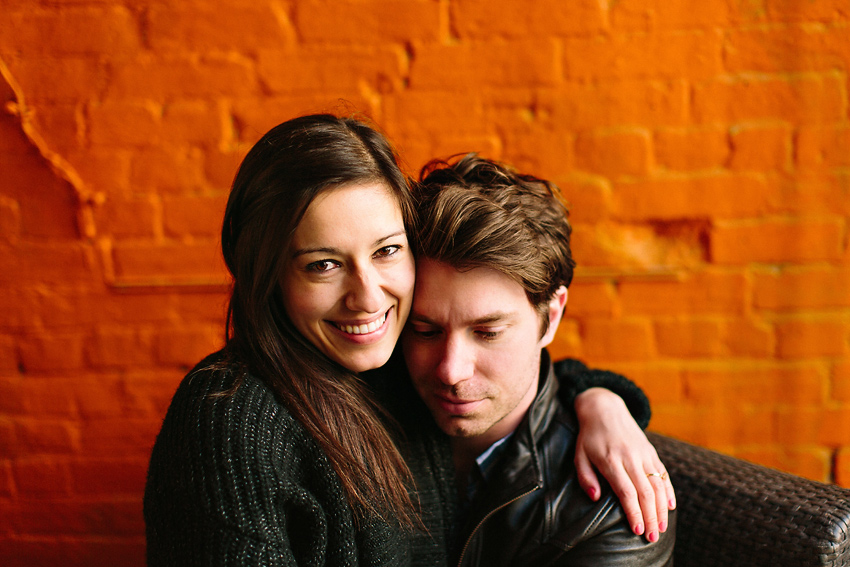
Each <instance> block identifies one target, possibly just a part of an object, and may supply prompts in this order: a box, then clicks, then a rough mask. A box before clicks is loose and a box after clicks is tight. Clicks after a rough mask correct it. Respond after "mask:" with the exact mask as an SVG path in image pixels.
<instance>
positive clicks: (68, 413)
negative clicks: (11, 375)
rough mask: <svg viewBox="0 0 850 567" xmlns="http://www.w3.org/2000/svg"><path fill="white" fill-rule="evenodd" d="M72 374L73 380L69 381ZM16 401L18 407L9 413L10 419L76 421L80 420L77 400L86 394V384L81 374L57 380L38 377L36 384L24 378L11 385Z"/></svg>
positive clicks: (63, 376)
mask: <svg viewBox="0 0 850 567" xmlns="http://www.w3.org/2000/svg"><path fill="white" fill-rule="evenodd" d="M68 374H71V375H73V376H74V378H72V379H69V378H67V375H68ZM10 386H14V387H15V390H14V393H15V395H14V397H13V398H12V399H13V400H16V401H17V402H18V403H19V405H18V407H17V408H14V410H10V412H9V414H10V415H21V416H27V417H30V418H34V419H39V420H49V421H56V420H73V419H77V418H78V417H79V411H78V407H77V399H78V398H79V397H80V392H83V391H85V388H86V384H85V381H84V380H82V379H80V377H79V374H78V371H73V372H71V371H69V372H66V373H63V374H59V375H58V376H56V377H52V376H51V377H50V378H46V377H43V376H39V377H38V379H37V380H33V379H30V377H28V376H27V377H24V378H23V379H22V380H19V381H18V382H17V383H16V382H14V381H13V382H11V384H10Z"/></svg>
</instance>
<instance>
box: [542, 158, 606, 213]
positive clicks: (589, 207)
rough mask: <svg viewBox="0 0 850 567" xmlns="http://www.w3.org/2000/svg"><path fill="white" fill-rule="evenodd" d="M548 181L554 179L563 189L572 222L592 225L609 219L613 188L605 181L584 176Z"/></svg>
mask: <svg viewBox="0 0 850 567" xmlns="http://www.w3.org/2000/svg"><path fill="white" fill-rule="evenodd" d="M530 171H534V170H530ZM544 177H545V176H544ZM548 179H552V180H553V181H554V182H555V183H556V184H557V185H558V187H559V188H560V189H561V195H562V196H563V198H564V201H565V202H566V204H567V207H568V208H569V210H570V221H571V222H573V223H577V222H585V223H590V222H597V221H601V220H604V219H607V218H608V216H609V214H610V211H611V186H610V185H609V184H608V182H607V181H606V180H605V179H603V178H601V177H598V176H593V175H582V174H571V175H566V176H555V177H549V178H548Z"/></svg>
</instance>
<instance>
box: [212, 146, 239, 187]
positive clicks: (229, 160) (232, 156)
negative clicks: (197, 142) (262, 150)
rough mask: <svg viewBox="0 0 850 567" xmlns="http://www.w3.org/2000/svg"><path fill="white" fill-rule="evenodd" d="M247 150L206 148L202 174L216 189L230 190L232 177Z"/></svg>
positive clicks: (234, 175)
mask: <svg viewBox="0 0 850 567" xmlns="http://www.w3.org/2000/svg"><path fill="white" fill-rule="evenodd" d="M246 153H247V152H243V151H220V150H216V149H214V148H209V149H207V151H206V153H205V154H204V176H205V177H206V179H207V182H208V183H209V185H211V186H212V187H213V189H214V190H216V191H226V192H227V193H228V194H229V192H230V186H231V185H232V184H233V178H234V177H236V171H237V170H238V169H239V164H240V163H242V159H243V158H244V157H245V154H246Z"/></svg>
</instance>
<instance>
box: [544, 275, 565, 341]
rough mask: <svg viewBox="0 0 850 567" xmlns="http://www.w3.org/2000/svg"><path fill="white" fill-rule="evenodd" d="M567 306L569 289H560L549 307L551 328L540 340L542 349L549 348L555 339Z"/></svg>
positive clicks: (547, 312) (554, 294)
mask: <svg viewBox="0 0 850 567" xmlns="http://www.w3.org/2000/svg"><path fill="white" fill-rule="evenodd" d="M566 306H567V288H566V287H565V286H561V287H559V288H558V289H557V290H555V293H553V294H552V298H551V299H549V306H548V309H547V310H546V314H547V316H548V317H549V328H548V329H546V333H545V334H544V335H543V337H542V338H541V339H540V348H543V347H545V346H548V345H549V343H551V342H552V339H554V338H555V333H556V332H557V331H558V325H559V324H560V323H561V317H563V315H564V307H566Z"/></svg>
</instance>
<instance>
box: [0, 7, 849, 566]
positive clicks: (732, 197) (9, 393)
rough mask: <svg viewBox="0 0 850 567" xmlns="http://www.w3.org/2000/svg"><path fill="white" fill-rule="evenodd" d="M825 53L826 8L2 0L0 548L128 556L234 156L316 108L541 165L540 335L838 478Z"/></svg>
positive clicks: (203, 292)
mask: <svg viewBox="0 0 850 567" xmlns="http://www.w3.org/2000/svg"><path fill="white" fill-rule="evenodd" d="M848 70H850V6H848V4H847V0H712V1H705V0H680V1H675V2H674V1H671V0H618V1H616V2H608V1H605V0H572V1H569V2H565V1H562V0H535V1H534V2H519V1H497V0H488V1H486V2H485V1H483V0H337V1H334V2H331V1H328V0H299V1H297V2H296V1H295V0H274V1H268V0H256V1H254V2H243V1H237V0H216V1H213V0H186V1H183V2H165V1H163V0H134V1H132V2H130V1H129V0H62V1H50V2H47V1H37V0H0V72H1V73H0V97H2V99H0V102H2V104H3V106H2V109H0V286H2V289H1V290H0V313H2V315H0V564H2V565H4V566H9V567H14V566H19V565H27V566H37V565H79V566H83V565H85V566H95V565H129V566H134V565H135V566H139V565H142V564H143V562H144V560H143V556H144V554H143V551H144V537H143V530H144V526H143V521H142V516H141V494H142V489H143V484H144V475H145V467H146V462H147V457H148V453H149V450H150V447H151V444H152V442H153V439H154V436H155V434H156V431H157V430H158V427H159V423H160V420H161V418H162V416H163V413H164V411H165V408H166V406H167V403H168V400H169V399H170V396H171V394H172V392H173V390H174V388H175V386H176V384H177V382H178V380H179V379H180V377H181V376H182V374H183V373H184V372H185V371H186V369H187V368H188V367H190V366H191V365H192V364H193V363H194V362H195V361H197V360H198V359H199V358H200V357H201V356H202V355H204V354H205V353H207V352H209V351H210V350H212V349H214V348H216V346H217V345H219V344H220V342H221V335H222V314H223V306H224V302H225V300H226V280H225V278H224V275H223V272H222V268H221V265H220V260H219V259H218V252H217V244H216V236H217V232H218V226H219V223H220V217H221V214H222V209H223V204H224V201H225V199H226V194H227V189H228V185H229V183H230V180H231V178H232V175H233V173H234V170H235V167H236V165H237V164H238V162H239V160H240V158H241V156H242V155H243V153H244V152H245V151H246V150H247V148H248V147H249V146H250V144H251V143H253V142H254V141H255V140H256V139H257V138H258V137H259V136H260V135H261V134H262V133H263V132H264V131H265V130H267V129H268V128H269V127H270V126H272V125H274V124H275V123H277V122H279V121H281V120H284V119H286V118H289V117H292V116H294V115H297V114H301V113H304V112H310V111H318V110H328V109H329V110H340V109H346V108H348V109H355V110H358V111H361V112H363V113H366V114H368V115H370V116H372V117H374V118H375V120H376V121H377V122H378V123H379V124H380V125H382V126H383V127H384V128H385V130H386V131H387V132H388V134H389V135H390V137H391V138H392V139H393V140H395V142H396V143H397V145H398V147H399V149H400V150H401V152H402V154H403V156H404V158H405V160H406V162H407V164H408V166H409V167H410V168H411V169H415V168H417V167H418V166H420V165H421V164H422V163H423V162H424V161H425V160H426V159H427V158H429V157H432V156H435V155H441V156H445V155H447V154H450V153H455V152H459V151H466V150H478V151H480V152H482V153H483V154H484V155H486V156H490V157H496V158H500V159H503V160H506V161H509V162H512V163H514V164H516V165H517V166H519V167H520V168H523V169H527V170H530V171H532V172H535V173H537V174H539V175H542V176H546V177H549V178H552V179H554V180H556V181H557V182H558V183H559V184H560V185H561V186H562V188H563V189H564V191H565V193H566V195H567V198H568V199H569V201H570V202H571V203H572V206H573V217H572V218H573V219H574V224H575V253H576V256H577V259H578V262H579V264H580V271H579V272H578V277H577V280H576V282H575V285H574V286H573V288H572V290H571V294H570V302H569V306H568V315H569V319H568V320H567V321H566V322H565V323H564V324H563V326H562V328H561V330H560V334H559V337H558V340H557V342H556V344H555V347H554V350H555V352H556V354H558V355H566V354H569V355H573V356H579V357H581V358H584V359H586V360H587V361H589V362H591V363H593V364H595V365H599V366H604V367H612V368H615V369H617V370H620V371H623V372H625V373H626V374H628V375H629V376H631V377H633V379H635V380H636V381H637V382H638V383H639V384H641V385H642V386H643V387H644V388H645V389H646V391H647V392H648V394H649V395H650V398H651V399H652V401H653V404H654V408H655V417H654V420H653V427H654V428H655V429H656V430H659V431H662V432H665V433H669V434H671V435H674V436H678V437H681V438H684V439H687V440H690V441H693V442H696V443H699V444H703V445H706V446H710V447H713V448H716V449H719V450H722V451H725V452H728V453H731V454H735V455H738V456H741V457H745V458H748V459H752V460H755V461H758V462H761V463H765V464H768V465H771V466H776V467H779V468H782V469H785V470H789V471H792V472H795V473H798V474H801V475H805V476H808V477H811V478H815V479H819V480H824V481H837V482H839V483H842V484H844V485H847V486H850V247H848V240H850V226H849V225H848V221H850V120H849V119H848ZM340 101H344V102H340Z"/></svg>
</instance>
